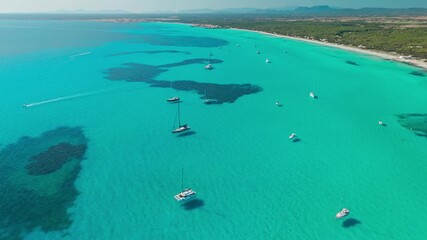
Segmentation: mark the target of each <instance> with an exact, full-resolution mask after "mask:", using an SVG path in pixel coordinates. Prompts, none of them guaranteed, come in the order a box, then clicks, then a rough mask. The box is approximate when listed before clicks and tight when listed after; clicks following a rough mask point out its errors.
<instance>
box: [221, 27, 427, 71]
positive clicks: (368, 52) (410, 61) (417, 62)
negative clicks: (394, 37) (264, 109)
mask: <svg viewBox="0 0 427 240" xmlns="http://www.w3.org/2000/svg"><path fill="white" fill-rule="evenodd" d="M228 29H232V30H238V31H246V32H253V33H260V34H264V35H269V36H273V37H277V38H284V39H292V40H296V41H303V42H308V43H313V44H318V45H322V46H327V47H333V48H338V49H342V50H346V51H351V52H356V53H361V54H366V55H371V56H376V57H380V58H383V59H385V60H390V61H394V62H400V63H404V64H408V65H411V66H413V67H418V68H421V69H422V70H423V71H427V62H424V61H422V60H418V59H405V58H401V56H399V55H395V54H392V53H388V52H381V51H378V50H373V49H361V48H357V47H352V46H346V45H339V44H336V43H329V42H322V41H317V40H312V39H306V38H301V37H291V36H286V35H280V34H276V33H269V32H263V31H258V30H249V29H241V28H228Z"/></svg>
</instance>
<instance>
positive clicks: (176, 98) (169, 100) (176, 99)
mask: <svg viewBox="0 0 427 240" xmlns="http://www.w3.org/2000/svg"><path fill="white" fill-rule="evenodd" d="M166 101H167V102H179V97H171V98H168V99H166Z"/></svg>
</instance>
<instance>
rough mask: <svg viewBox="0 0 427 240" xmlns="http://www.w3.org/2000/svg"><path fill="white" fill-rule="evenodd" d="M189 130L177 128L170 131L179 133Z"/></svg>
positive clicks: (188, 128) (187, 128)
mask: <svg viewBox="0 0 427 240" xmlns="http://www.w3.org/2000/svg"><path fill="white" fill-rule="evenodd" d="M188 130H190V127H189V126H185V127H179V128H177V129H174V130H172V133H181V132H185V131H188Z"/></svg>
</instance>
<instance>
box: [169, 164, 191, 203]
mask: <svg viewBox="0 0 427 240" xmlns="http://www.w3.org/2000/svg"><path fill="white" fill-rule="evenodd" d="M181 189H184V190H182V191H181V192H180V193H178V194H176V195H175V196H174V198H175V200H176V201H177V202H179V203H184V202H188V201H190V200H192V199H194V198H196V192H195V191H194V190H192V189H191V188H184V169H182V173H181Z"/></svg>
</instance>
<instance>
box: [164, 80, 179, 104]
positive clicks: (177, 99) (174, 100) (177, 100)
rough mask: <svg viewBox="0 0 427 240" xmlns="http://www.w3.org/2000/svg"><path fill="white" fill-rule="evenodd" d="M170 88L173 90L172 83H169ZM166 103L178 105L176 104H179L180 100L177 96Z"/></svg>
mask: <svg viewBox="0 0 427 240" xmlns="http://www.w3.org/2000/svg"><path fill="white" fill-rule="evenodd" d="M169 88H172V82H169ZM166 101H167V102H171V103H176V102H179V101H180V99H179V97H178V96H175V97H171V98H168V99H166Z"/></svg>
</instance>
